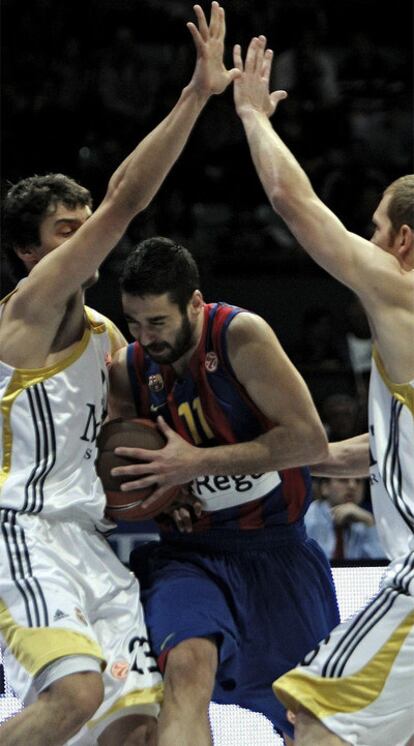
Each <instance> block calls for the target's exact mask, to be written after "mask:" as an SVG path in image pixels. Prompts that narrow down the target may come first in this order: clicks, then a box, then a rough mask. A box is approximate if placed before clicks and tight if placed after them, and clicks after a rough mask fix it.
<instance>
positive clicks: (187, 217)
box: [2, 0, 413, 440]
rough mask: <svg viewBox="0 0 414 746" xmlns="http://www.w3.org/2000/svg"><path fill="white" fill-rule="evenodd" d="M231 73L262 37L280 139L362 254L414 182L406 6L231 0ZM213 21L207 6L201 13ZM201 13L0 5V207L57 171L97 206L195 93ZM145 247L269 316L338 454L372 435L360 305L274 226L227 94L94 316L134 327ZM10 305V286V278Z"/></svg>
mask: <svg viewBox="0 0 414 746" xmlns="http://www.w3.org/2000/svg"><path fill="white" fill-rule="evenodd" d="M224 4H225V9H226V15H227V28H228V34H227V53H226V54H227V58H226V61H227V64H228V66H232V61H231V49H232V46H233V44H234V43H236V42H239V43H241V44H242V47H243V50H245V49H246V47H247V44H248V42H249V40H250V38H251V37H252V36H253V35H257V34H260V33H264V34H265V35H266V36H267V38H268V44H269V46H271V47H272V48H273V49H274V50H275V54H276V57H275V64H274V70H273V88H284V89H286V90H288V92H289V98H288V99H287V100H286V101H285V102H283V103H282V104H281V105H280V107H279V109H278V111H277V114H276V116H275V120H274V123H275V126H276V127H277V130H278V131H279V133H280V134H281V135H282V137H283V138H284V139H285V141H286V143H287V144H288V145H289V146H290V147H291V149H292V150H293V152H294V153H295V155H296V156H297V157H298V159H299V161H300V162H301V164H302V165H303V166H304V168H305V170H306V171H307V173H308V175H309V176H310V178H311V180H312V182H313V185H314V187H315V189H316V190H317V192H318V194H319V195H320V196H321V197H322V198H323V199H324V200H325V201H326V203H327V204H328V205H329V206H330V207H331V208H332V209H333V210H334V211H335V212H336V214H337V215H338V216H339V217H340V218H341V219H342V220H343V221H344V223H345V225H346V226H347V227H348V228H349V229H351V230H353V231H355V232H357V233H360V234H362V235H364V236H366V237H369V235H370V232H371V225H370V218H371V215H372V212H373V210H374V209H375V207H376V205H377V203H378V201H379V199H380V196H381V192H382V191H383V189H384V188H385V187H386V186H387V185H388V183H389V182H390V181H392V180H393V179H395V178H397V177H398V176H400V175H402V174H404V173H408V172H410V171H412V155H413V154H412V124H413V121H412V42H411V20H412V19H411V3H410V2H409V0H399V2H398V3H395V5H394V4H390V3H389V2H378V0H343V2H342V3H337V2H333V1H332V0H226V2H225V3H224ZM202 5H203V7H204V9H205V10H206V11H208V8H209V3H206V2H203V3H202ZM192 19H194V13H193V10H192V2H191V0H70V2H67V1H64V0H30V3H27V2H26V0H3V3H2V29H3V32H2V33H3V43H2V50H3V52H2V53H3V106H2V112H3V114H2V117H3V121H2V134H3V146H2V147H3V151H2V190H3V191H4V190H5V189H7V188H8V185H9V184H10V183H14V182H15V181H17V180H18V179H19V178H21V177H23V176H28V175H32V174H33V173H40V174H42V173H46V172H48V171H62V172H64V173H67V174H68V175H70V176H73V177H75V178H77V179H78V180H79V181H80V182H81V183H82V184H84V185H85V186H87V187H88V188H89V189H90V190H91V192H92V194H93V197H94V200H95V203H98V202H99V201H100V200H101V198H102V197H103V194H104V191H105V188H106V184H107V181H108V178H109V177H110V175H111V173H112V171H113V170H114V169H115V168H116V166H117V165H118V164H119V163H120V161H121V160H122V159H123V158H124V157H125V156H126V155H127V154H128V152H129V151H130V150H131V149H132V148H133V147H134V145H135V144H136V143H137V142H138V141H139V140H140V139H141V138H142V137H143V136H144V135H145V134H146V133H147V132H148V131H149V130H150V129H151V128H152V127H153V126H154V125H155V124H156V123H157V122H158V121H160V119H161V118H162V117H163V116H164V115H165V114H166V113H167V112H168V110H169V109H170V107H171V106H172V105H173V103H174V102H175V101H176V99H177V98H178V96H179V94H180V91H181V89H182V87H183V86H184V85H185V84H186V83H187V82H188V80H189V78H190V75H191V72H192V69H193V64H194V57H195V55H194V48H193V43H192V40H191V37H190V34H189V32H188V31H187V29H186V26H185V22H186V21H187V20H192ZM150 235H166V236H169V237H172V238H174V239H176V240H177V241H180V242H182V243H183V244H184V245H186V246H187V247H188V248H189V249H190V250H191V251H192V252H193V253H194V255H195V256H196V258H197V260H198V262H199V264H200V268H201V272H202V277H203V282H204V294H205V297H206V300H225V301H228V302H233V303H236V304H238V305H242V306H244V307H247V308H249V309H251V310H254V311H257V312H258V313H260V314H262V315H263V316H264V317H265V318H266V319H267V321H268V322H269V323H270V324H271V325H272V326H273V328H274V329H275V331H276V333H277V334H278V336H279V338H280V340H281V342H282V344H283V345H284V346H285V348H286V349H287V351H288V353H289V354H290V355H291V357H292V358H293V360H294V362H295V363H296V365H297V366H298V367H299V369H300V370H301V372H302V373H303V375H304V377H305V379H306V381H307V383H308V385H309V386H310V388H311V391H312V393H313V396H314V398H315V401H316V404H317V406H318V408H319V411H320V413H321V416H322V419H323V421H324V423H325V425H326V428H327V431H328V434H329V436H330V437H331V439H332V440H335V439H340V438H343V437H348V436H350V435H353V434H357V433H359V432H362V431H364V429H365V427H366V384H367V379H368V376H369V365H370V363H369V358H370V332H369V328H368V324H367V320H366V318H365V314H364V312H363V310H362V308H361V306H360V304H359V302H358V301H357V300H356V299H355V298H354V297H353V296H352V295H351V293H350V292H349V291H348V290H347V289H346V288H344V287H343V286H341V285H339V284H338V283H336V282H335V281H334V280H333V279H332V278H330V277H328V276H327V275H326V274H325V273H324V272H323V271H322V270H321V269H319V268H318V267H317V266H316V265H315V264H314V263H313V262H312V261H311V260H310V259H309V258H308V257H307V256H306V255H305V253H304V252H303V250H302V249H301V248H300V247H299V246H297V245H296V243H295V241H294V239H293V238H292V236H291V235H290V233H289V232H288V231H287V230H286V228H285V227H284V225H283V223H282V222H281V221H280V220H279V219H278V217H277V216H276V215H274V214H273V212H272V211H271V209H270V207H269V205H268V203H267V200H266V198H265V196H264V194H263V192H262V189H261V186H260V184H259V181H258V179H257V176H256V175H255V173H254V170H253V168H252V165H251V162H250V157H249V154H248V149H247V146H246V143H245V140H244V136H243V132H242V127H241V125H240V122H239V121H238V119H237V117H236V114H235V112H234V108H233V102H232V93H231V91H227V92H226V93H225V94H224V95H223V96H221V97H219V98H215V99H213V100H211V101H210V102H209V104H208V107H207V109H206V111H205V112H204V113H203V114H202V116H201V118H200V120H199V122H198V124H197V125H196V128H195V131H194V133H193V135H192V137H191V140H190V142H189V144H188V145H187V148H186V151H185V153H184V155H183V156H182V157H181V159H180V161H179V163H178V164H177V165H176V167H175V168H174V170H173V173H172V174H171V175H170V176H169V177H168V179H167V181H166V183H165V184H164V186H163V187H162V189H161V191H160V193H159V194H158V196H157V197H156V199H155V200H154V202H153V204H152V205H151V206H150V207H149V208H148V210H147V211H146V212H145V213H144V214H143V215H142V216H139V217H138V218H137V219H136V220H135V221H134V222H133V224H132V225H131V227H130V229H129V231H128V234H127V236H125V238H124V239H123V241H121V243H120V244H119V246H118V247H117V248H116V249H115V251H114V252H113V254H112V255H111V257H110V258H109V259H108V260H107V261H106V262H105V264H104V266H103V269H102V274H101V280H100V282H99V283H98V285H97V286H96V287H95V288H93V289H92V290H91V291H90V294H89V299H88V300H89V303H90V305H94V306H95V307H97V308H98V309H99V310H101V311H102V312H103V313H106V314H107V315H108V316H110V317H111V318H112V319H113V320H114V321H115V322H116V323H118V324H119V325H120V326H121V328H122V329H123V331H124V332H126V329H125V325H124V323H123V320H122V313H121V309H120V302H119V291H118V286H117V274H118V268H119V263H120V262H121V261H122V259H123V257H124V256H125V254H126V253H127V251H128V250H129V248H130V246H131V244H133V243H135V242H137V241H139V240H141V239H142V238H145V237H147V236H150ZM3 280H4V292H6V291H7V290H9V289H10V287H11V280H10V279H9V278H8V277H7V275H6V276H5V277H3Z"/></svg>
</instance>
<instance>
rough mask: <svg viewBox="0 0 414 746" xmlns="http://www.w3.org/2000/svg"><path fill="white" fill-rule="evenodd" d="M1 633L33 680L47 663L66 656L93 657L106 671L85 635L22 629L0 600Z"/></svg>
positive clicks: (99, 652) (99, 651) (96, 648)
mask: <svg viewBox="0 0 414 746" xmlns="http://www.w3.org/2000/svg"><path fill="white" fill-rule="evenodd" d="M0 632H1V633H2V635H3V637H4V639H5V642H6V645H7V647H8V648H10V650H11V652H12V653H13V655H14V657H15V658H16V660H18V661H19V663H20V665H21V666H23V668H25V669H26V671H28V673H30V674H31V676H32V677H34V676H36V675H37V674H38V673H39V672H40V671H41V670H42V668H44V667H45V666H47V665H49V663H53V661H55V660H57V659H58V658H63V657H65V656H67V655H89V656H92V657H93V658H97V659H98V660H100V661H102V669H104V668H105V657H104V655H103V652H102V649H101V647H100V646H99V645H98V644H97V643H96V642H95V641H94V640H91V638H90V637H87V635H83V634H81V633H80V632H74V631H72V630H70V629H54V628H52V627H22V626H20V625H19V624H17V622H16V621H15V620H14V619H13V617H12V615H11V614H10V611H9V609H8V608H7V606H6V604H5V603H4V601H2V600H1V599H0Z"/></svg>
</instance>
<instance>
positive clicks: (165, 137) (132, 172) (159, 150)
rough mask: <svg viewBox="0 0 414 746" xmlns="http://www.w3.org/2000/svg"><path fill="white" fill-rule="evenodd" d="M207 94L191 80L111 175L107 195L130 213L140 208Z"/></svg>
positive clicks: (155, 188)
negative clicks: (167, 110)
mask: <svg viewBox="0 0 414 746" xmlns="http://www.w3.org/2000/svg"><path fill="white" fill-rule="evenodd" d="M207 100H208V95H206V94H201V93H200V92H199V91H197V89H196V88H195V86H194V85H192V84H191V83H190V84H189V85H188V86H186V87H185V88H184V89H183V91H182V93H181V96H180V98H179V100H178V101H177V103H176V105H175V106H174V108H173V109H172V111H171V112H170V113H169V114H168V116H167V117H165V119H163V121H162V122H160V124H159V125H158V126H157V127H156V128H155V129H154V130H153V131H152V132H150V134H149V135H147V136H146V137H145V138H144V140H142V142H141V143H140V144H139V145H138V146H137V148H136V149H135V150H134V151H133V152H132V153H131V154H130V155H129V156H128V158H126V160H125V161H124V162H123V163H122V164H121V165H120V166H119V168H118V169H117V170H116V171H115V173H114V175H113V176H112V178H111V180H110V182H109V186H108V195H107V196H108V198H110V199H112V201H116V203H117V204H118V205H119V206H120V208H123V209H125V211H126V212H127V213H130V216H131V218H132V217H133V216H134V215H135V214H137V213H138V212H140V211H141V210H144V209H145V208H146V207H147V206H148V204H149V203H150V202H151V200H152V198H153V197H154V195H155V194H156V193H157V191H158V189H159V187H160V185H161V184H162V182H163V181H164V179H165V177H166V176H167V174H168V172H169V171H170V169H171V167H172V166H173V165H174V163H175V161H176V160H177V158H178V157H179V156H180V154H181V152H182V150H183V148H184V146H185V144H186V142H187V140H188V137H189V135H190V133H191V130H192V129H193V126H194V124H195V123H196V121H197V118H198V116H199V114H200V113H201V111H202V109H203V108H204V106H205V104H206V103H207Z"/></svg>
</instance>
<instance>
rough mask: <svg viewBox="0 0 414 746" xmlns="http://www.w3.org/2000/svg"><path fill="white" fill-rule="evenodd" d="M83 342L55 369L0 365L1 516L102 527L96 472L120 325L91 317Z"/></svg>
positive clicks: (101, 498)
mask: <svg viewBox="0 0 414 746" xmlns="http://www.w3.org/2000/svg"><path fill="white" fill-rule="evenodd" d="M85 310H86V315H87V319H88V325H87V328H86V329H85V331H84V334H83V337H82V339H81V340H80V341H79V343H78V344H77V345H76V346H75V348H74V349H72V351H71V352H70V354H69V355H68V357H67V358H65V359H63V360H61V361H59V362H58V363H57V364H54V365H51V366H49V367H47V368H38V369H31V370H30V369H18V368H13V367H11V366H9V365H6V364H5V363H3V362H1V361H0V407H1V412H0V426H1V434H2V443H1V451H0V458H1V472H0V508H2V509H12V510H16V511H19V512H20V511H21V512H23V513H29V514H30V513H31V514H36V515H42V516H47V518H49V519H53V518H55V517H56V518H59V520H75V521H77V522H78V523H84V524H90V523H91V522H93V524H96V523H97V521H100V520H101V519H102V517H103V513H104V506H105V497H104V493H103V490H102V486H101V482H100V480H99V479H98V477H97V476H96V472H95V465H94V464H95V458H96V438H97V435H98V432H99V429H100V425H101V423H102V421H103V419H104V418H105V414H106V406H107V392H108V370H107V366H108V364H109V362H110V359H111V334H112V329H113V327H112V325H111V322H110V321H108V319H106V318H105V317H104V316H102V315H100V314H98V313H97V312H96V311H92V309H85Z"/></svg>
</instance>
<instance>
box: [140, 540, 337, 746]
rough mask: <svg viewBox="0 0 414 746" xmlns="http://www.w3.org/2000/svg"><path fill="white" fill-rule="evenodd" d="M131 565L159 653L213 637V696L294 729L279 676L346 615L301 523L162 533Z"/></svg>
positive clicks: (283, 728) (285, 729)
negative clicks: (278, 695) (277, 687)
mask: <svg viewBox="0 0 414 746" xmlns="http://www.w3.org/2000/svg"><path fill="white" fill-rule="evenodd" d="M145 555H146V556H145ZM131 567H132V568H133V570H134V571H135V572H136V573H137V575H138V577H139V580H140V582H141V588H142V602H143V605H144V610H145V615H146V623H147V627H148V631H149V636H150V638H151V643H152V648H153V650H154V653H155V655H156V656H158V657H161V656H162V657H164V656H165V653H166V651H168V650H170V649H171V648H173V647H174V646H175V645H177V644H178V643H179V642H182V641H183V640H187V639H189V638H194V637H208V638H213V639H215V640H216V641H217V645H218V650H219V667H218V671H217V677H216V685H215V689H214V693H213V697H212V699H213V701H214V702H217V703H218V704H236V705H239V706H240V707H245V708H247V709H249V710H253V711H255V712H260V713H263V715H265V716H266V717H267V718H269V720H270V721H271V722H272V723H273V725H274V727H275V728H276V730H278V731H279V732H285V733H287V735H291V736H293V729H292V726H291V725H290V723H289V722H288V721H287V719H286V716H285V708H284V707H283V706H282V705H281V704H280V703H279V702H278V701H277V700H276V699H275V696H274V694H273V692H272V683H273V681H274V680H275V679H276V678H277V677H278V676H281V675H282V674H283V673H284V672H286V671H288V670H289V669H291V668H292V667H293V666H295V665H296V664H297V663H298V662H299V661H300V660H301V659H302V658H303V657H304V656H305V655H306V653H308V652H309V650H311V649H312V648H313V647H315V645H316V644H317V643H318V642H319V641H320V640H321V639H322V638H324V637H326V635H327V634H328V633H329V632H330V630H331V629H332V628H333V627H334V626H335V625H336V624H338V622H339V613H338V606H337V601H336V596H335V590H334V585H333V579H332V574H331V570H330V566H329V563H328V561H327V559H326V557H325V555H324V554H323V552H322V550H321V549H320V548H319V546H318V545H317V544H316V542H314V541H313V540H311V539H307V538H306V535H305V531H304V529H303V527H297V526H289V527H280V528H279V527H276V528H271V529H264V530H260V531H249V534H247V532H246V535H244V532H243V533H242V532H237V533H236V532H233V531H226V530H221V531H215V532H213V531H211V532H208V533H207V532H206V534H205V535H204V534H203V535H202V536H197V535H185V536H182V537H180V539H178V540H177V539H175V540H171V541H170V540H168V541H167V540H165V539H163V540H162V541H161V542H160V543H158V544H157V543H155V544H154V545H152V546H151V547H150V548H149V547H148V545H147V546H146V547H144V549H143V552H140V550H139V549H138V550H136V551H135V552H134V553H133V554H132V556H131Z"/></svg>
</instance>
